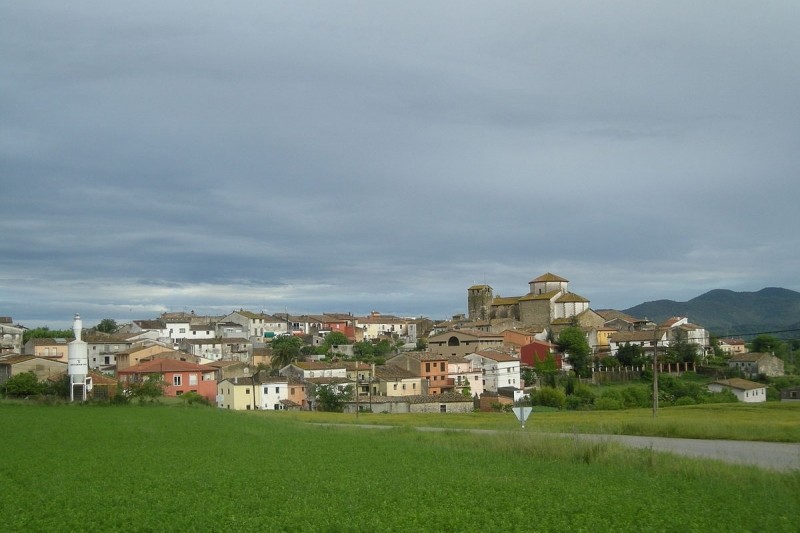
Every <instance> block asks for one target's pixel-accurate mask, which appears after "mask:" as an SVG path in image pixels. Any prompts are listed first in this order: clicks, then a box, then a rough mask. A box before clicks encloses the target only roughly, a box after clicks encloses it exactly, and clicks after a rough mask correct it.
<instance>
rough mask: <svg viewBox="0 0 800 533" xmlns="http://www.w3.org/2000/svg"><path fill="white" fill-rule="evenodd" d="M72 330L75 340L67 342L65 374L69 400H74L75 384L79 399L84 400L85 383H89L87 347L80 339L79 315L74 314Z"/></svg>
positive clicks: (81, 328)
mask: <svg viewBox="0 0 800 533" xmlns="http://www.w3.org/2000/svg"><path fill="white" fill-rule="evenodd" d="M72 331H73V332H75V340H74V341H72V342H70V343H69V346H68V347H67V348H68V356H67V374H69V400H70V401H75V386H76V385H77V386H79V387H80V398H81V401H84V402H85V401H86V392H87V385H89V380H90V379H91V378H90V377H89V348H88V345H87V344H86V343H85V342H84V341H82V340H81V333H82V331H83V322H81V317H80V315H78V314H75V320H74V321H73V323H72Z"/></svg>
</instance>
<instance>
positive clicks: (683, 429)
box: [259, 402, 800, 442]
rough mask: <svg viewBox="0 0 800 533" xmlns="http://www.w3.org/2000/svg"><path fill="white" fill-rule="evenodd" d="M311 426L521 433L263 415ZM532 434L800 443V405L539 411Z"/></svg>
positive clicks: (447, 418) (459, 418) (479, 422)
mask: <svg viewBox="0 0 800 533" xmlns="http://www.w3.org/2000/svg"><path fill="white" fill-rule="evenodd" d="M259 415H260V416H267V417H269V416H281V417H284V418H291V419H293V420H298V421H307V422H336V423H345V424H355V423H358V424H386V425H393V426H433V427H443V428H453V429H456V428H470V429H477V428H485V429H499V430H518V429H519V427H520V425H519V422H518V421H517V419H516V418H515V417H514V415H513V414H511V413H467V414H463V415H462V414H447V415H441V414H439V413H430V414H428V413H420V414H379V413H361V414H359V415H358V417H356V415H354V414H347V415H345V414H337V413H307V412H286V413H259ZM525 431H528V432H544V433H575V432H577V433H602V434H612V435H642V436H656V437H680V438H693V439H727V440H756V441H759V440H760V441H769V442H800V404H790V403H779V402H770V403H764V404H749V405H748V404H742V403H736V404H704V405H690V406H684V407H667V408H663V409H660V410H659V411H658V413H657V416H656V417H655V418H653V412H652V410H651V409H628V410H623V411H540V410H538V409H537V408H536V407H534V413H533V415H531V417H530V418H529V419H528V421H527V423H526V427H525Z"/></svg>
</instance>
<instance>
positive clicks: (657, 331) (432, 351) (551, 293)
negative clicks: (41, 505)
mask: <svg viewBox="0 0 800 533" xmlns="http://www.w3.org/2000/svg"><path fill="white" fill-rule="evenodd" d="M568 283H569V282H568V281H567V280H566V279H564V278H561V277H559V276H556V275H554V274H551V273H546V274H544V275H542V276H539V277H537V278H535V279H533V280H532V281H530V282H529V291H528V292H527V293H526V294H524V295H522V296H514V297H500V296H495V295H494V294H493V289H492V288H491V287H490V286H488V285H475V286H472V287H469V288H468V289H467V307H468V314H467V315H458V316H455V317H453V318H452V319H451V320H446V321H442V322H438V323H434V322H432V321H430V320H428V319H425V318H404V317H397V316H392V315H383V314H381V313H378V312H373V313H371V314H369V315H367V316H354V315H352V314H350V313H323V314H320V315H290V314H288V313H277V314H267V313H263V312H252V311H246V310H243V309H240V310H238V311H234V312H232V313H230V314H228V315H225V316H201V315H196V314H195V313H194V312H189V313H186V312H181V313H164V314H162V315H161V316H160V317H159V318H158V319H153V320H135V321H133V322H132V323H130V324H126V325H124V326H123V327H121V328H120V329H119V330H118V331H117V332H116V333H114V334H105V333H99V332H96V331H93V330H89V331H87V332H85V335H83V336H82V338H83V340H84V341H85V342H86V343H87V347H88V364H89V367H90V369H91V371H92V382H93V387H92V388H93V389H94V394H95V395H103V394H108V395H113V393H114V387H116V386H122V387H127V386H128V385H129V384H130V383H133V382H137V381H142V380H145V379H147V377H148V376H152V375H158V376H160V377H161V379H162V380H163V382H164V384H165V393H166V394H167V395H170V396H179V395H182V394H184V393H187V392H194V393H197V394H199V395H201V396H203V397H205V398H207V399H208V400H209V401H210V402H212V403H214V404H216V405H217V406H218V407H221V408H226V409H242V410H245V409H259V410H287V409H314V408H315V407H316V401H317V399H316V394H315V392H316V391H317V390H318V388H319V387H320V386H327V387H330V388H332V389H334V390H337V391H344V390H349V391H352V393H351V394H350V395H349V396H348V397H347V398H346V399H345V402H344V408H345V409H346V410H356V411H357V410H370V411H373V412H374V411H385V412H416V411H437V412H463V411H471V410H473V409H474V408H475V407H479V408H481V409H490V408H491V407H492V406H495V407H496V406H497V405H498V404H501V405H502V404H507V403H513V402H514V401H517V400H519V399H520V398H521V397H522V396H523V395H524V394H525V387H526V384H525V383H524V382H523V379H522V375H523V373H522V370H523V369H524V368H526V367H530V368H535V367H536V366H537V365H539V364H541V363H543V362H544V361H545V360H548V361H552V363H553V364H554V365H555V367H556V368H557V369H559V370H562V371H567V370H569V369H570V365H569V354H568V353H560V352H559V350H558V347H557V346H556V345H554V344H553V343H552V340H553V339H555V338H557V337H558V335H559V333H560V332H561V331H563V330H564V328H567V327H579V328H581V330H582V331H583V332H584V334H585V335H586V339H587V343H588V344H589V346H590V347H591V349H592V351H593V353H594V355H595V360H596V361H597V362H598V363H597V368H598V369H601V368H602V365H603V360H604V359H605V358H608V357H611V358H613V357H615V356H616V354H617V352H618V350H619V349H620V347H622V346H624V345H626V344H629V345H637V346H640V347H641V348H642V351H643V352H644V353H645V354H650V355H651V356H652V354H653V353H654V352H655V351H656V350H659V352H660V353H663V350H665V349H667V348H668V347H669V346H670V343H672V342H678V341H680V342H688V343H690V344H691V345H694V346H695V347H696V349H697V351H698V355H699V356H701V357H702V356H704V355H705V354H707V352H708V351H709V349H710V346H709V335H708V332H707V331H706V330H705V329H704V328H703V327H701V326H698V325H696V324H692V323H691V322H690V321H689V320H688V319H687V318H686V317H674V318H671V319H669V320H667V321H665V322H663V323H661V324H656V323H654V322H652V321H650V320H647V319H646V318H645V319H639V318H635V317H631V316H628V315H625V314H624V313H620V312H618V311H613V310H598V311H595V310H592V309H591V308H590V307H589V300H587V299H586V298H583V297H582V296H579V295H577V294H574V293H572V292H571V291H570V290H569V286H568ZM331 332H339V333H342V334H343V335H344V336H345V337H346V338H347V339H349V342H350V343H356V342H376V341H380V340H383V339H388V340H390V341H391V342H392V346H396V347H397V350H396V353H394V354H393V355H391V356H390V357H388V358H387V359H386V360H385V362H384V364H381V365H371V364H365V363H363V362H357V361H353V360H352V358H350V360H348V357H347V356H348V355H352V353H353V352H352V344H349V345H342V346H334V347H333V349H332V350H333V353H334V354H339V356H340V359H338V360H337V358H336V357H334V358H332V359H331V358H328V361H327V362H325V361H322V360H320V357H314V356H312V357H310V358H308V359H306V360H305V361H295V362H292V363H291V364H288V365H286V366H284V367H282V368H280V369H276V370H277V374H278V375H277V376H276V375H270V374H274V373H275V372H274V371H273V372H268V371H266V370H265V369H266V368H270V367H271V366H272V365H271V363H272V359H271V349H270V347H271V343H272V341H273V340H274V339H276V338H279V337H282V336H289V335H291V336H299V337H302V338H303V339H304V341H305V342H306V343H307V344H310V345H320V344H323V343H324V342H325V336H326V335H327V334H329V333H331ZM23 333H24V328H22V327H21V326H18V325H13V324H12V322H11V319H10V318H7V317H6V318H3V317H0V338H1V339H2V345H1V346H0V350H1V353H0V383H2V382H3V381H4V380H6V379H8V378H9V377H10V376H12V375H14V374H16V373H20V372H25V371H33V372H34V373H35V374H36V375H37V376H38V377H39V378H40V379H55V378H57V377H58V376H60V375H63V373H64V372H65V371H66V368H65V367H66V363H67V356H68V344H69V341H70V340H71V339H66V338H64V339H58V338H55V339H54V338H36V339H31V340H29V341H28V342H27V343H24V344H23V343H22V338H23ZM419 339H424V341H425V343H426V347H425V349H423V350H420V349H419V348H420V345H419V344H418V342H417V341H418V340H419ZM720 346H721V348H722V349H723V350H724V351H726V352H727V353H728V354H729V355H730V356H731V357H730V361H729V365H731V366H733V367H734V368H736V369H737V370H739V371H740V372H741V374H742V375H743V376H746V377H753V376H758V375H768V376H772V375H782V374H783V362H782V361H781V360H780V359H778V358H776V357H774V356H772V355H771V354H751V353H747V351H746V349H745V344H744V341H741V340H733V339H728V340H723V341H722V343H721V345H720ZM331 361H333V362H331ZM743 382H747V383H743ZM753 383H754V382H751V381H748V380H744V379H740V378H739V379H738V380H728V382H723V381H721V382H717V384H716V385H715V387H726V388H730V389H731V390H733V391H734V393H736V394H737V396H740V392H741V393H742V394H741V396H740V399H742V401H763V400H764V399H766V392H765V391H764V392H763V394H762V393H761V391H759V390H756V389H757V388H756V387H755V385H758V384H753ZM529 385H530V384H529ZM748 387H750V388H748Z"/></svg>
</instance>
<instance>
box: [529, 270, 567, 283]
mask: <svg viewBox="0 0 800 533" xmlns="http://www.w3.org/2000/svg"><path fill="white" fill-rule="evenodd" d="M548 281H564V282H566V281H569V280H566V279H564V278H562V277H561V276H556V275H555V274H552V273H550V272H547V273H545V274H542V275H541V276H539V277H538V278H534V279H532V280H531V281H530V283H544V282H548Z"/></svg>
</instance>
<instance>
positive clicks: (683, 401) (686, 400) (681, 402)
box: [675, 396, 697, 405]
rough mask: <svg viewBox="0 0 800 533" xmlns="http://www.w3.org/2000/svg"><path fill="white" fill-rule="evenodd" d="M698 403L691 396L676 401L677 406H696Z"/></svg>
mask: <svg viewBox="0 0 800 533" xmlns="http://www.w3.org/2000/svg"><path fill="white" fill-rule="evenodd" d="M696 404H697V401H695V399H694V398H692V397H691V396H681V397H680V398H678V399H677V400H675V405H696Z"/></svg>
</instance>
